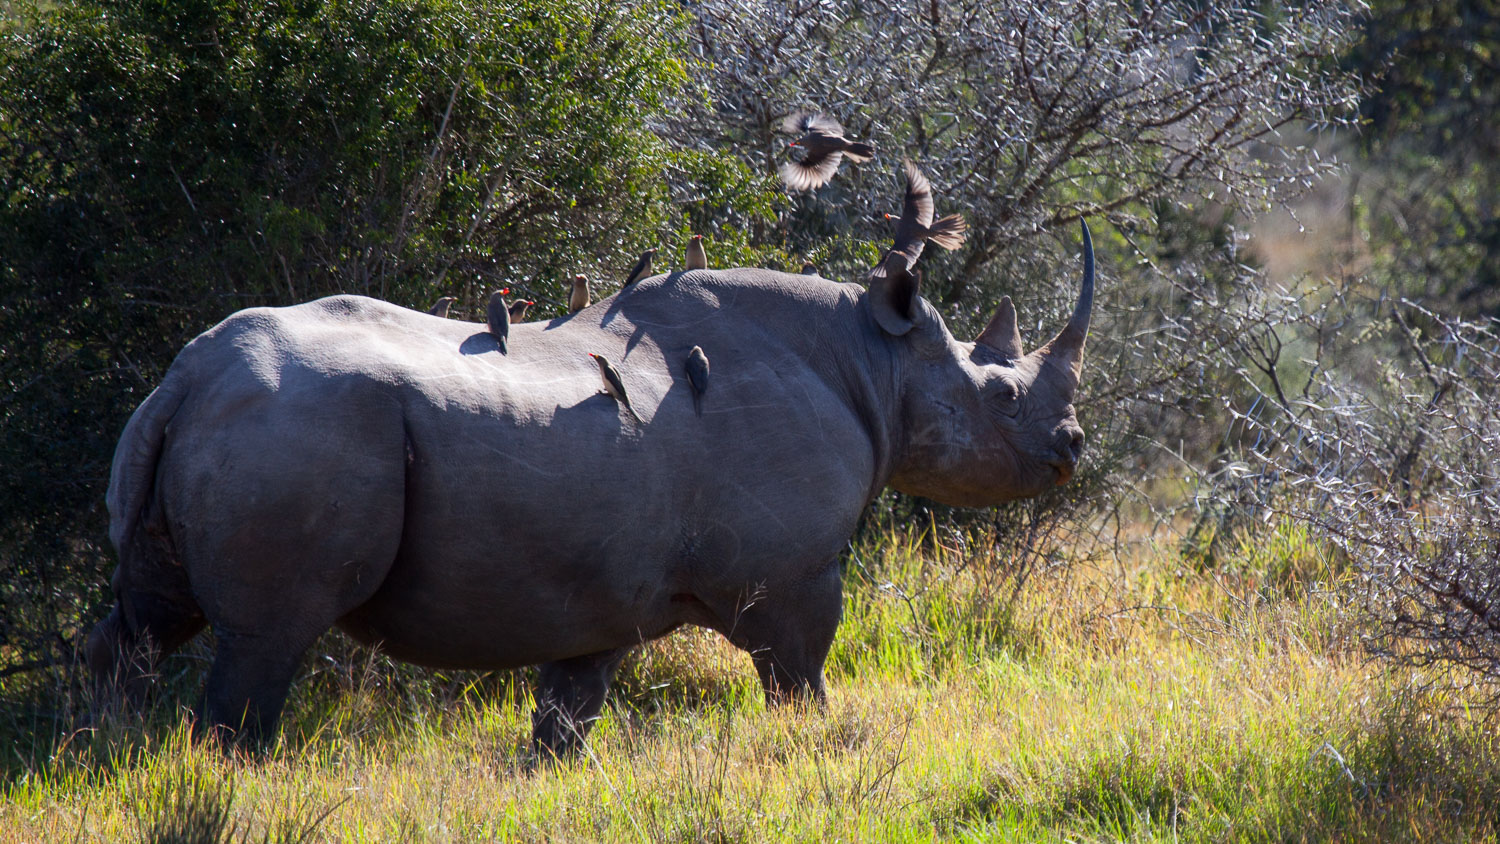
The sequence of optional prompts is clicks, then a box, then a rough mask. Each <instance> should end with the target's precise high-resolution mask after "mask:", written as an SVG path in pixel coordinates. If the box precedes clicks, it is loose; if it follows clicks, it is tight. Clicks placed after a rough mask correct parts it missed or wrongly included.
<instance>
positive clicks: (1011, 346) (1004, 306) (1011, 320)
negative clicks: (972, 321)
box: [976, 296, 1021, 360]
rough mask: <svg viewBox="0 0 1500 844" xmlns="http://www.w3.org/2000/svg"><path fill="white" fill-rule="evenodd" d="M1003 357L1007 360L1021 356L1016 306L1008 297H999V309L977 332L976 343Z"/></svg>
mask: <svg viewBox="0 0 1500 844" xmlns="http://www.w3.org/2000/svg"><path fill="white" fill-rule="evenodd" d="M976 342H978V343H982V344H983V345H986V346H989V347H990V348H991V349H994V350H995V351H997V352H999V353H1000V354H1002V355H1004V356H1005V358H1006V359H1007V360H1015V359H1016V358H1019V357H1020V356H1021V331H1020V329H1018V328H1016V306H1015V305H1013V304H1011V301H1010V297H1009V296H1001V297H1000V307H999V308H996V309H995V315H994V316H992V317H990V324H989V325H986V326H985V327H984V330H983V331H981V332H979V339H978V340H977V341H976Z"/></svg>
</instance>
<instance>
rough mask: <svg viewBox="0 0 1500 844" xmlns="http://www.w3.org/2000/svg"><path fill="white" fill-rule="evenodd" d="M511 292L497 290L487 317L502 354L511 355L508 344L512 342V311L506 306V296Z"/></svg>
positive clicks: (491, 299) (492, 295)
mask: <svg viewBox="0 0 1500 844" xmlns="http://www.w3.org/2000/svg"><path fill="white" fill-rule="evenodd" d="M509 292H510V288H509V287H507V288H505V289H504V290H496V291H495V292H494V293H491V294H490V304H489V309H488V312H487V313H486V316H487V317H488V318H489V323H490V333H491V334H493V335H495V340H496V341H497V342H499V344H500V354H502V355H505V354H510V349H509V348H508V344H509V342H510V309H509V308H507V307H506V306H505V294H507V293H509Z"/></svg>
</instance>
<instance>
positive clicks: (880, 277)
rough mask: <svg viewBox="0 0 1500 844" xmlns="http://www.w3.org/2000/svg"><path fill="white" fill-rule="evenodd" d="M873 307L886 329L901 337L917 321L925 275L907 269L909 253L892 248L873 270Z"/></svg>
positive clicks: (871, 286) (871, 282) (871, 309)
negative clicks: (905, 253)
mask: <svg viewBox="0 0 1500 844" xmlns="http://www.w3.org/2000/svg"><path fill="white" fill-rule="evenodd" d="M869 280H870V292H869V293H868V294H866V295H868V296H869V297H870V311H871V312H872V313H873V314H874V315H875V322H877V323H879V325H880V327H881V328H883V329H885V331H886V333H888V334H893V335H895V336H897V337H900V336H901V335H903V334H905V333H906V332H908V331H910V330H911V329H912V326H914V325H916V317H917V308H918V304H917V298H918V297H919V296H920V295H921V293H922V275H921V273H919V272H913V271H911V270H909V269H907V266H906V256H904V255H902V254H901V253H900V252H896V251H891V252H889V253H887V254H886V256H885V260H884V261H883V262H881V264H880V266H878V267H876V268H875V269H874V270H871V271H870V275H869Z"/></svg>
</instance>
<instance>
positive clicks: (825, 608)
mask: <svg viewBox="0 0 1500 844" xmlns="http://www.w3.org/2000/svg"><path fill="white" fill-rule="evenodd" d="M842 611H843V584H842V578H841V577H840V575H839V565H838V559H837V558H835V559H832V560H830V561H828V563H827V564H826V565H824V566H823V567H822V568H821V569H819V570H818V571H817V572H816V573H815V574H813V575H812V576H811V577H810V578H807V579H799V580H793V581H790V582H786V583H782V584H779V585H776V586H774V587H773V586H771V585H766V586H762V587H760V588H758V589H755V590H753V591H752V592H751V593H750V595H749V596H748V597H747V599H745V600H744V601H743V602H742V605H741V607H740V609H739V611H738V612H737V613H736V616H735V618H734V619H733V621H732V623H731V625H730V626H729V629H728V630H727V631H726V632H727V635H728V636H729V640H730V641H731V642H733V643H734V644H735V645H736V646H738V647H740V648H741V649H743V650H745V651H747V652H749V654H750V658H751V659H752V660H754V662H755V670H756V672H757V673H759V674H760V682H761V686H762V687H764V689H765V692H766V703H767V704H769V705H772V706H775V705H779V704H784V703H793V702H797V701H814V702H816V703H819V704H821V703H822V702H823V697H824V692H823V663H824V661H825V660H827V659H828V650H829V648H831V647H832V646H833V634H834V631H835V630H837V629H838V626H839V615H840V614H841V613H842Z"/></svg>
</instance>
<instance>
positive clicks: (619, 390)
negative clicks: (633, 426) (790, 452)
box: [589, 352, 641, 422]
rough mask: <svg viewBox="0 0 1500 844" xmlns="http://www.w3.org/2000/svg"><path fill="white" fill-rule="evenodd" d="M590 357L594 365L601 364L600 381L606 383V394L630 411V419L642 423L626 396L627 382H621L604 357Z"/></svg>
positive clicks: (592, 354) (594, 355)
mask: <svg viewBox="0 0 1500 844" xmlns="http://www.w3.org/2000/svg"><path fill="white" fill-rule="evenodd" d="M589 357H591V358H593V359H594V363H597V364H599V379H600V380H601V381H603V382H604V392H605V393H606V394H607V395H608V396H609V397H610V398H612V399H614V400H615V401H616V402H619V404H620V406H621V407H623V408H625V409H626V410H628V411H630V418H632V419H634V420H635V421H637V422H639V421H641V417H639V416H636V415H635V408H633V407H631V406H630V396H628V395H626V394H625V382H624V381H622V380H620V373H618V372H616V371H615V368H614V367H613V366H610V365H609V361H607V360H605V359H604V356H603V355H596V354H594V353H593V352H589Z"/></svg>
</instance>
